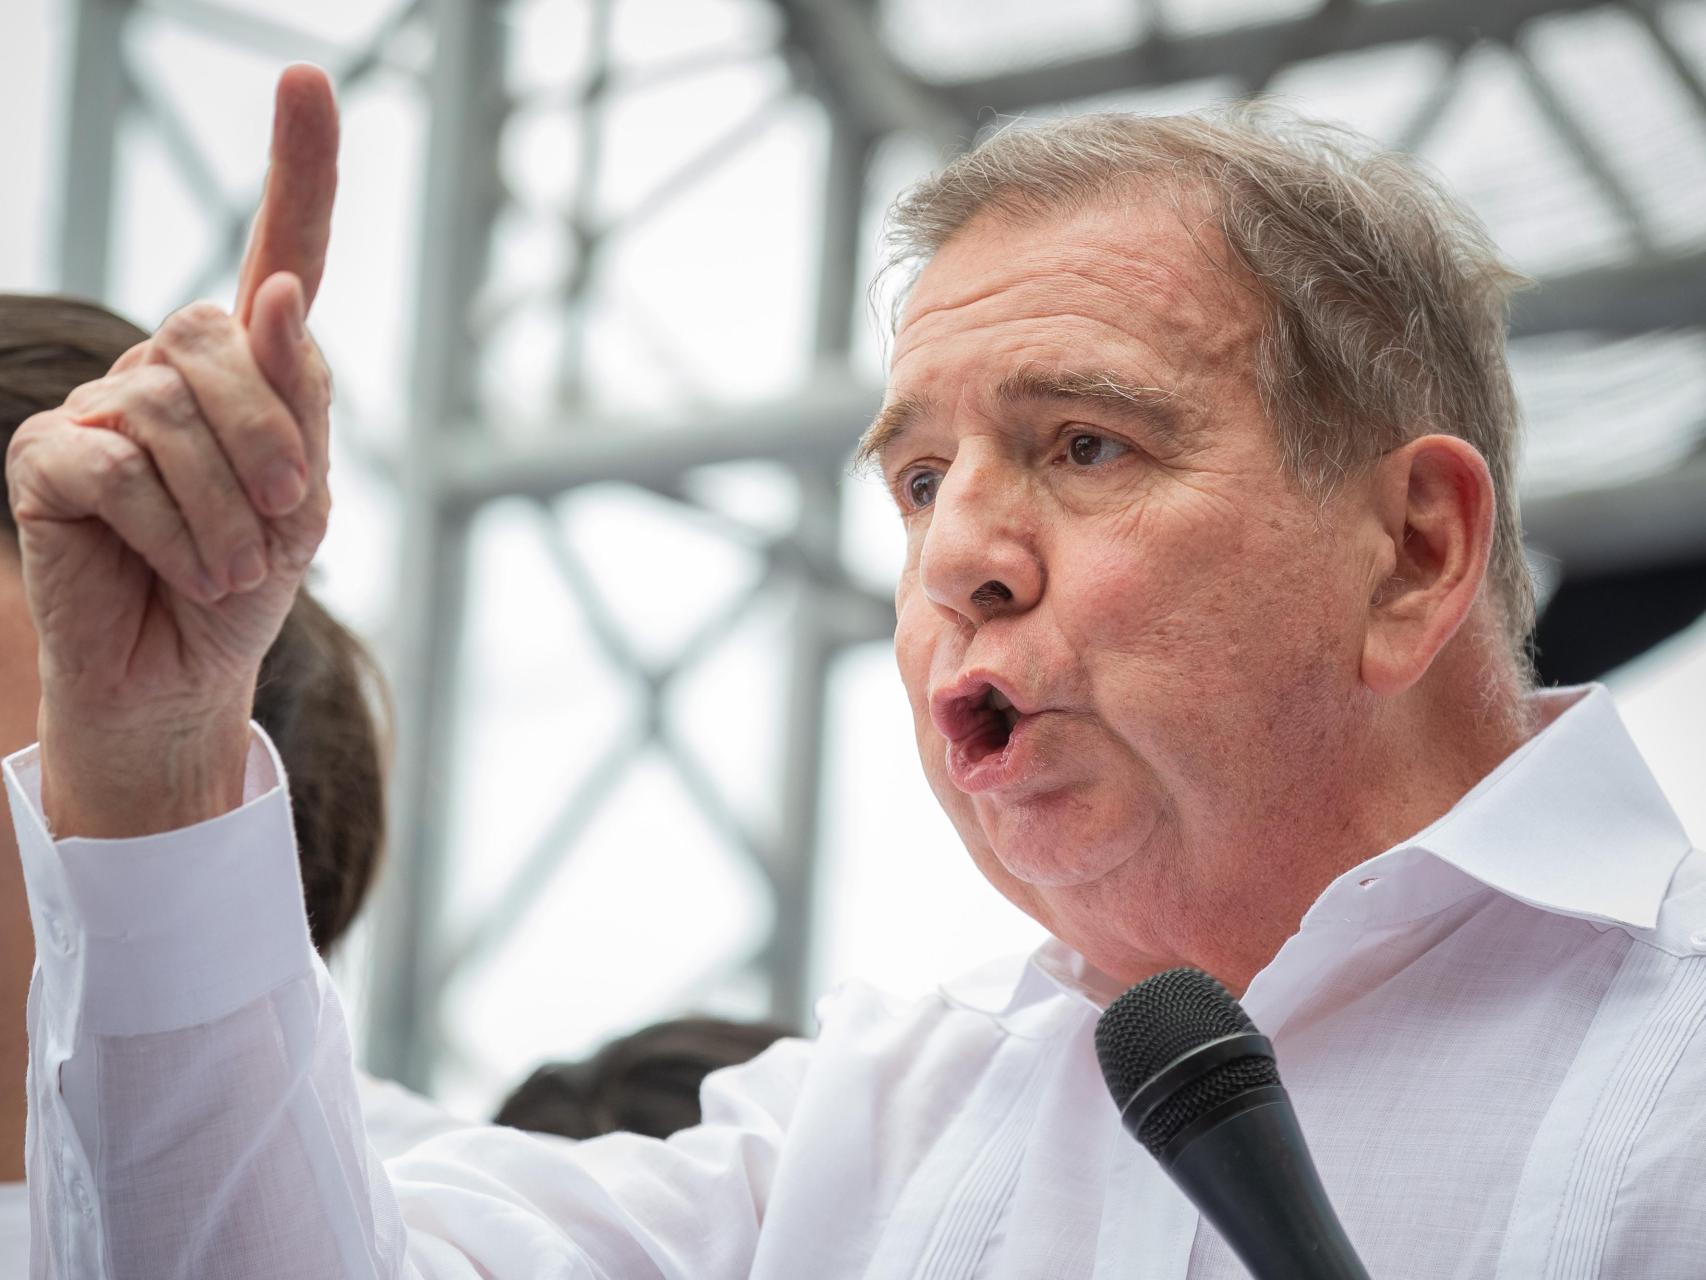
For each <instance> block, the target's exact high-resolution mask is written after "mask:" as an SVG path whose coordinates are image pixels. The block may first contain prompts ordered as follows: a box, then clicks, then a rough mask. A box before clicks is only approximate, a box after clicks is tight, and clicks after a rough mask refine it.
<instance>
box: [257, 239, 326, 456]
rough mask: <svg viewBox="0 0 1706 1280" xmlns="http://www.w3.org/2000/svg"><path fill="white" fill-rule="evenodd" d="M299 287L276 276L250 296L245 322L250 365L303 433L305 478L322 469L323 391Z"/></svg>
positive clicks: (289, 277)
mask: <svg viewBox="0 0 1706 1280" xmlns="http://www.w3.org/2000/svg"><path fill="white" fill-rule="evenodd" d="M307 312H308V306H307V299H306V298H305V297H304V295H303V291H302V282H301V281H300V280H298V279H297V278H296V276H295V275H293V274H292V273H290V272H288V271H279V272H276V273H274V274H273V275H271V276H269V277H268V278H267V279H266V280H265V281H263V282H262V284H261V286H260V288H259V289H258V290H256V292H255V305H254V310H253V312H251V314H250V317H249V349H250V350H251V351H252V352H253V353H254V357H255V363H256V364H257V365H258V366H259V367H260V370H261V373H262V374H263V375H264V376H265V378H266V380H267V381H268V382H269V383H271V384H272V389H273V390H274V391H276V392H277V393H278V397H279V399H281V400H283V401H284V403H285V405H286V406H288V407H289V409H290V411H291V413H292V415H293V416H294V417H295V418H296V421H297V423H298V424H299V425H300V426H301V428H302V432H303V441H302V443H303V446H304V448H305V450H306V452H307V455H308V468H309V473H310V475H314V474H318V473H319V472H321V471H322V470H323V468H324V466H325V458H326V435H325V419H326V408H327V401H328V399H329V387H328V381H327V377H326V367H325V362H324V360H322V358H321V356H320V351H319V348H318V347H316V346H315V345H314V340H313V339H312V338H311V337H309V336H308V330H307V327H306V317H307Z"/></svg>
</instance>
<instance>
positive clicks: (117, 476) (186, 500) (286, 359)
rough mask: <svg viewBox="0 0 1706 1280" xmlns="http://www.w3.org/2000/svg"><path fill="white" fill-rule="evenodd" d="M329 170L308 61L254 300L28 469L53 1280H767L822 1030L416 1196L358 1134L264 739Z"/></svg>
mask: <svg viewBox="0 0 1706 1280" xmlns="http://www.w3.org/2000/svg"><path fill="white" fill-rule="evenodd" d="M335 151H336V114H335V110H334V108H333V105H332V100H331V94H330V89H329V86H328V85H327V84H326V82H325V79H324V77H323V76H321V75H320V74H319V73H318V72H315V71H312V70H311V69H307V68H293V69H291V70H290V71H288V72H287V73H286V74H285V77H284V79H283V81H282V82H281V84H280V88H279V99H278V116H277V123H276V126H275V131H274V139H273V163H272V168H271V170H270V173H269V178H268V182H267V188H266V194H265V196H264V199H263V203H262V207H261V211H260V215H259V217H258V218H257V219H256V224H255V231H254V236H253V239H252V241H251V244H250V247H249V252H248V257H247V259H246V262H245V265H244V268H243V273H242V284H241V287H240V291H239V296H238V300H237V305H236V309H235V311H234V312H233V313H224V312H221V311H220V310H218V309H217V308H215V307H212V306H210V305H198V306H192V307H190V308H187V309H185V310H184V311H180V312H178V313H177V314H176V315H174V316H172V317H171V318H170V319H168V320H167V321H166V323H165V324H164V325H163V326H162V327H161V329H160V332H159V333H158V334H157V335H156V336H155V337H154V338H153V339H151V340H150V341H148V342H146V343H143V344H141V345H140V346H138V347H136V348H134V349H132V350H131V351H130V352H128V353H126V355H125V356H124V357H123V358H122V359H121V360H120V361H119V362H118V363H117V364H116V365H115V366H114V369H113V371H112V372H111V373H110V374H109V375H108V376H107V377H105V378H102V379H101V380H99V381H97V382H94V383H91V384H89V385H87V386H84V387H82V388H79V389H78V390H77V391H76V392H75V393H74V394H73V395H72V396H71V397H70V399H69V400H68V401H67V403H66V404H65V405H64V406H62V407H61V408H59V409H57V410H55V411H53V412H51V413H46V414H41V415H38V417H36V418H33V419H31V420H30V421H29V422H28V423H26V424H25V425H24V426H23V427H21V428H20V429H19V431H18V433H17V436H16V438H15V443H14V446H13V448H12V450H11V452H10V454H9V456H8V464H7V471H8V481H9V484H10V489H11V500H12V504H13V509H14V511H15V512H16V515H17V522H18V525H19V528H20V534H21V538H20V540H21V542H22V545H23V554H24V573H25V579H26V588H27V593H28V597H29V604H30V608H31V611H32V614H33V615H34V618H35V621H36V624H37V627H38V629H39V630H40V633H41V661H42V675H43V690H44V698H43V706H42V712H41V743H40V744H39V746H38V747H36V748H31V749H30V750H28V751H25V752H21V753H19V754H18V755H16V756H13V757H12V758H11V759H9V760H8V761H7V762H6V768H5V774H6V786H7V791H8V796H9V799H10V801H11V805H12V812H13V818H14V825H15V827H16V829H17V833H18V843H19V849H20V853H21V856H22V859H23V864H24V871H25V879H26V883H27V887H28V892H29V898H30V908H31V917H32V925H33V926H34V929H35V934H36V939H37V955H38V967H37V971H36V976H35V981H34V983H33V985H32V989H31V994H30V1028H31V1033H30V1055H31V1057H30V1062H31V1071H30V1076H31V1084H30V1115H29V1124H30V1134H31V1138H30V1154H29V1171H28V1172H29V1182H30V1195H31V1199H32V1210H33V1218H34V1221H35V1222H36V1223H37V1224H38V1225H39V1226H41V1227H43V1228H45V1230H41V1231H38V1232H37V1233H36V1234H35V1236H34V1238H33V1239H32V1248H33V1250H34V1257H33V1260H32V1275H33V1276H35V1277H36V1280H72V1278H73V1277H75V1278H76V1280H85V1278H86V1277H99V1278H100V1280H129V1278H130V1277H136V1278H137V1280H142V1278H145V1277H146V1278H147V1280H157V1278H159V1277H191V1276H193V1277H196V1278H197V1280H248V1278H250V1277H253V1278H255V1280H260V1278H262V1277H265V1278H266V1280H279V1278H281V1277H302V1278H304V1280H306V1278H309V1277H312V1278H313V1280H328V1278H330V1277H343V1276H358V1277H370V1278H371V1277H387V1278H389V1277H409V1278H410V1280H474V1278H475V1277H495V1278H497V1280H534V1277H538V1276H545V1275H549V1276H553V1277H616V1276H620V1277H623V1278H624V1280H628V1278H629V1277H636V1278H638V1277H645V1276H657V1277H670V1278H671V1280H676V1278H679V1280H687V1277H692V1280H717V1278H718V1277H730V1278H731V1280H732V1278H733V1277H736V1276H745V1275H746V1274H747V1273H748V1271H749V1270H750V1263H751V1258H752V1256H753V1251H754V1249H755V1248H756V1244H757V1230H758V1223H759V1222H760V1220H761V1217H762V1211H763V1207H764V1203H765V1199H766V1197H767V1194H768V1185H769V1179H770V1177H771V1174H772V1172H773V1170H774V1167H775V1162H776V1155H777V1152H778V1151H779V1149H780V1146H781V1134H782V1130H783V1122H784V1117H785V1116H786V1115H787V1113H788V1109H789V1108H790V1107H791V1106H792V1102H793V1098H794V1096H795V1093H796V1091H797V1087H798V1084H799V1081H800V1079H801V1077H802V1075H803V1071H804V1064H805V1061H806V1055H805V1052H804V1049H805V1046H803V1045H800V1044H798V1043H797V1042H795V1043H794V1044H792V1045H791V1046H787V1047H783V1048H781V1049H778V1050H776V1051H774V1052H773V1053H772V1054H770V1055H767V1058H766V1060H765V1061H762V1062H760V1063H755V1064H752V1065H751V1067H750V1069H749V1070H748V1071H747V1072H746V1073H745V1074H744V1075H743V1076H742V1077H741V1079H740V1080H738V1081H730V1082H729V1083H728V1084H727V1085H725V1087H724V1088H723V1090H722V1091H721V1093H720V1095H719V1096H720V1097H721V1099H722V1100H721V1101H720V1102H719V1103H718V1104H717V1105H716V1107H715V1108H713V1109H712V1110H711V1111H709V1112H708V1114H714V1115H716V1116H717V1117H718V1119H719V1123H716V1124H710V1125H706V1126H702V1127H701V1128H700V1129H698V1130H695V1131H694V1132H693V1133H691V1134H689V1135H686V1136H685V1137H683V1138H681V1139H680V1140H679V1141H677V1142H674V1143H671V1144H668V1145H666V1144H663V1143H656V1142H651V1141H649V1140H643V1139H621V1140H612V1141H610V1142H605V1143H591V1144H587V1145H586V1146H585V1147H584V1148H580V1149H576V1150H574V1151H567V1150H565V1149H564V1148H562V1147H560V1146H559V1147H548V1146H546V1145H544V1144H542V1143H539V1142H537V1141H535V1140H534V1139H532V1138H530V1137H528V1136H526V1135H523V1134H520V1133H517V1132H515V1131H513V1130H479V1129H472V1130H467V1131H463V1132H459V1133H456V1134H452V1135H447V1136H446V1137H444V1138H443V1139H439V1140H435V1142H433V1143H429V1144H426V1145H425V1146H424V1147H423V1148H421V1149H419V1150H418V1151H416V1152H414V1153H411V1154H410V1155H409V1156H408V1157H405V1158H404V1159H402V1160H400V1161H399V1162H397V1164H396V1165H395V1174H396V1178H397V1182H396V1184H395V1185H394V1184H393V1180H392V1177H391V1176H389V1175H388V1174H387V1172H386V1170H385V1168H384V1167H383V1166H381V1165H380V1163H379V1162H378V1160H377V1159H376V1158H375V1157H374V1156H373V1155H372V1153H371V1152H370V1151H369V1149H368V1148H367V1145H366V1143H365V1139H364V1132H363V1125H362V1117H361V1115H360V1111H359V1107H358V1102H357V1094H356V1089H355V1081H354V1076H353V1070H352V1064H351V1054H350V1046H349V1039H348V1036H347V1034H346V1031H345V1027H344V1022H343V1015H342V1011H341V1009H340V1008H339V1004H338V1000H337V997H336V994H335V993H334V991H333V989H332V987H331V984H330V982H329V981H328V979H327V977H326V973H325V970H324V967H323V966H321V964H320V963H319V959H318V957H317V956H316V955H315V954H314V951H313V948H312V945H311V944H310V941H309V935H308V929H307V922H306V919H305V916H304V911H303V902H302V890H301V883H300V880H299V873H298V864H297V857H296V850H295V846H294V838H293V832H292V824H291V819H290V811H289V805H288V799H287V793H286V791H285V789H284V785H283V784H284V782H285V779H284V778H283V774H282V766H281V765H280V764H279V762H278V759H277V757H276V755H275V754H274V753H273V752H272V751H271V749H270V744H268V743H267V742H266V740H265V738H264V736H262V735H261V734H260V733H259V732H258V731H256V730H254V729H253V728H252V727H251V726H250V725H249V723H248V717H249V708H250V706H251V704H252V699H253V693H254V686H255V680H256V674H257V671H258V668H259V665H260V661H261V658H262V655H263V654H264V653H265V652H266V650H267V648H268V646H269V644H270V643H271V642H272V640H273V638H274V636H275V635H276V634H277V632H278V629H279V626H280V624H281V623H282V621H283V619H284V616H285V614H286V612H287V611H288V609H289V607H290V602H291V598H292V596H293V595H294V593H295V591H296V588H297V585H298V583H299V582H300V581H301V578H302V575H303V573H304V571H305V569H306V568H307V565H308V562H309V560H310V559H311V558H312V556H313V554H314V551H315V548H316V547H317V546H318V544H319V541H320V538H321V536H322V534H323V532H324V529H325V522H326V515H327V509H328V502H329V499H328V497H327V491H326V447H327V445H326V432H327V410H328V399H329V381H328V378H327V375H326V370H325V367H324V365H323V363H322V362H321V359H320V355H319V352H318V350H317V349H316V348H315V346H314V344H313V342H312V340H311V339H310V338H309V337H308V336H307V333H306V330H305V328H304V324H303V321H304V318H305V316H306V312H307V308H308V304H309V302H310V301H311V299H312V295H313V292H314V288H315V286H316V285H317V283H318V281H319V278H320V272H321V268H322V264H323V261H324V254H325V249H326V239H327V222H328V217H329V214H330V209H331V202H332V191H333V186H334V181H335V162H334V157H335Z"/></svg>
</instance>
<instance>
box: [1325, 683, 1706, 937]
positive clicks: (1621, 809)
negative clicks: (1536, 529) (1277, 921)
mask: <svg viewBox="0 0 1706 1280" xmlns="http://www.w3.org/2000/svg"><path fill="white" fill-rule="evenodd" d="M1532 696H1533V698H1534V699H1535V701H1536V702H1537V703H1538V704H1539V705H1538V709H1539V711H1540V714H1541V716H1542V718H1543V719H1544V720H1546V721H1548V722H1549V723H1547V724H1546V726H1545V728H1543V729H1542V730H1541V731H1540V732H1539V733H1537V734H1535V735H1534V737H1532V738H1530V739H1529V740H1528V741H1527V742H1525V743H1523V745H1522V746H1520V747H1518V748H1517V749H1516V750H1515V751H1513V752H1512V753H1511V754H1510V755H1509V756H1507V757H1506V758H1505V759H1504V761H1502V762H1501V763H1500V764H1499V766H1498V767H1497V768H1496V769H1494V770H1493V771H1492V772H1491V773H1489V774H1488V775H1487V776H1486V777H1485V778H1483V779H1482V780H1481V781H1480V782H1479V783H1477V784H1476V785H1475V786H1474V787H1473V788H1471V789H1470V791H1469V792H1468V793H1467V794H1466V795H1464V797H1463V798H1462V799H1461V800H1459V801H1458V802H1457V803H1456V804H1455V805H1453V806H1452V808H1451V809H1450V810H1449V811H1448V812H1447V813H1446V814H1445V815H1444V816H1443V817H1441V818H1440V819H1439V820H1438V821H1436V822H1435V823H1434V824H1433V825H1432V826H1430V827H1428V828H1427V829H1425V830H1423V831H1421V832H1418V833H1417V834H1416V835H1415V836H1413V837H1411V838H1410V839H1409V840H1406V841H1404V842H1403V843H1402V844H1400V845H1398V846H1396V847H1395V848H1393V849H1390V850H1388V851H1387V852H1385V853H1383V854H1381V855H1379V856H1378V857H1376V858H1371V859H1370V860H1369V861H1368V862H1365V863H1363V864H1362V865H1361V866H1360V867H1356V868H1353V869H1352V870H1351V871H1349V872H1346V873H1345V875H1343V876H1341V877H1339V879H1338V880H1336V881H1335V882H1334V883H1333V884H1332V885H1331V886H1329V887H1328V889H1327V891H1326V892H1325V893H1323V894H1322V895H1321V898H1320V900H1319V901H1318V902H1317V904H1316V908H1321V907H1324V906H1326V905H1327V904H1328V903H1329V901H1330V900H1333V899H1336V898H1342V897H1344V896H1346V893H1347V891H1348V890H1350V889H1352V888H1354V887H1355V886H1358V885H1361V884H1362V883H1364V882H1365V881H1367V880H1369V879H1370V878H1373V877H1379V876H1381V875H1383V874H1387V873H1397V872H1401V871H1402V869H1403V868H1405V867H1406V866H1414V865H1415V863H1416V857H1415V855H1416V854H1417V853H1418V852H1420V853H1425V854H1427V855H1431V857H1432V858H1434V859H1437V860H1438V861H1439V862H1441V863H1444V864H1445V865H1447V866H1449V867H1452V868H1455V869H1456V870H1457V871H1460V872H1462V873H1463V874H1464V875H1466V876H1469V877H1471V878H1472V879H1473V880H1475V881H1477V882H1479V883H1480V884H1482V885H1485V886H1487V887H1488V888H1491V889H1494V890H1496V891H1497V892H1499V893H1502V894H1504V895H1505V896H1506V897H1509V898H1514V899H1516V900H1517V901H1519V902H1525V903H1527V904H1528V905H1529V906H1532V907H1537V908H1539V909H1540V910H1542V911H1550V912H1554V913H1556V914H1558V915H1567V916H1576V917H1579V918H1581V919H1586V920H1595V921H1601V922H1604V923H1609V924H1618V925H1626V926H1629V927H1631V928H1636V929H1651V928H1653V927H1654V926H1655V925H1656V924H1657V923H1658V918H1659V907H1660V906H1661V905H1662V904H1663V902H1664V900H1665V894H1666V892H1667V890H1668V889H1669V887H1670V882H1671V878H1672V876H1674V875H1675V873H1676V869H1677V866H1678V864H1679V863H1681V861H1682V859H1683V858H1684V857H1685V856H1686V855H1687V853H1688V851H1689V848H1690V843H1689V839H1688V834H1687V832H1686V831H1685V830H1684V829H1683V826H1682V823H1681V821H1680V820H1679V819H1678V818H1677V816H1676V814H1675V812H1674V811H1673V810H1672V809H1671V807H1670V804H1669V802H1668V801H1667V800H1666V799H1665V796H1664V792H1663V791H1662V790H1660V788H1659V784H1658V782H1657V781H1656V780H1655V779H1654V777H1653V775H1652V773H1651V772H1650V771H1649V770H1648V769H1647V765H1646V762H1645V761H1644V760H1643V759H1642V758H1641V753H1640V751H1639V750H1638V749H1637V748H1636V746H1635V743H1634V741H1633V740H1632V739H1631V738H1630V737H1629V732H1628V730H1627V729H1625V728H1624V727H1623V721H1622V718H1621V717H1620V716H1619V715H1618V714H1617V708H1616V706H1615V704H1614V703H1613V702H1612V700H1611V695H1610V694H1609V693H1608V692H1607V691H1606V690H1605V688H1604V687H1603V686H1602V685H1588V686H1585V687H1577V688H1572V689H1552V690H1546V691H1544V692H1541V693H1537V694H1534V695H1532ZM1385 896H1386V897H1387V898H1388V900H1389V901H1391V900H1394V899H1397V898H1399V897H1401V896H1402V897H1409V896H1410V895H1408V894H1405V895H1398V894H1390V895H1385ZM1458 896H1460V897H1461V896H1462V895H1461V894H1459V895H1458ZM1409 905H1410V908H1411V910H1410V914H1411V915H1415V914H1417V912H1416V911H1415V910H1414V908H1415V907H1416V906H1417V905H1419V904H1417V903H1415V902H1411V903H1410V904H1409ZM1316 908H1312V909H1311V911H1310V913H1309V915H1306V916H1305V917H1304V920H1305V925H1307V924H1308V922H1309V920H1310V918H1311V917H1312V916H1314V915H1315V913H1316Z"/></svg>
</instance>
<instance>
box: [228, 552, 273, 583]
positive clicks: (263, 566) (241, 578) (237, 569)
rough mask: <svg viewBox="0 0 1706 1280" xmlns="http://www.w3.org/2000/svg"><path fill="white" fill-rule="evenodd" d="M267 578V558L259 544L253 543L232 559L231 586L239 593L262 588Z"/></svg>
mask: <svg viewBox="0 0 1706 1280" xmlns="http://www.w3.org/2000/svg"><path fill="white" fill-rule="evenodd" d="M266 576H267V557H266V553H265V552H264V551H262V550H261V547H260V544H259V543H256V542H251V543H249V544H248V545H247V546H246V547H244V548H243V549H242V550H241V551H239V552H238V553H237V554H236V555H234V556H232V557H231V585H232V586H233V587H235V588H236V589H237V590H238V591H249V590H252V589H253V588H255V587H258V586H260V584H261V580H262V579H263V578H265V577H266Z"/></svg>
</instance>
